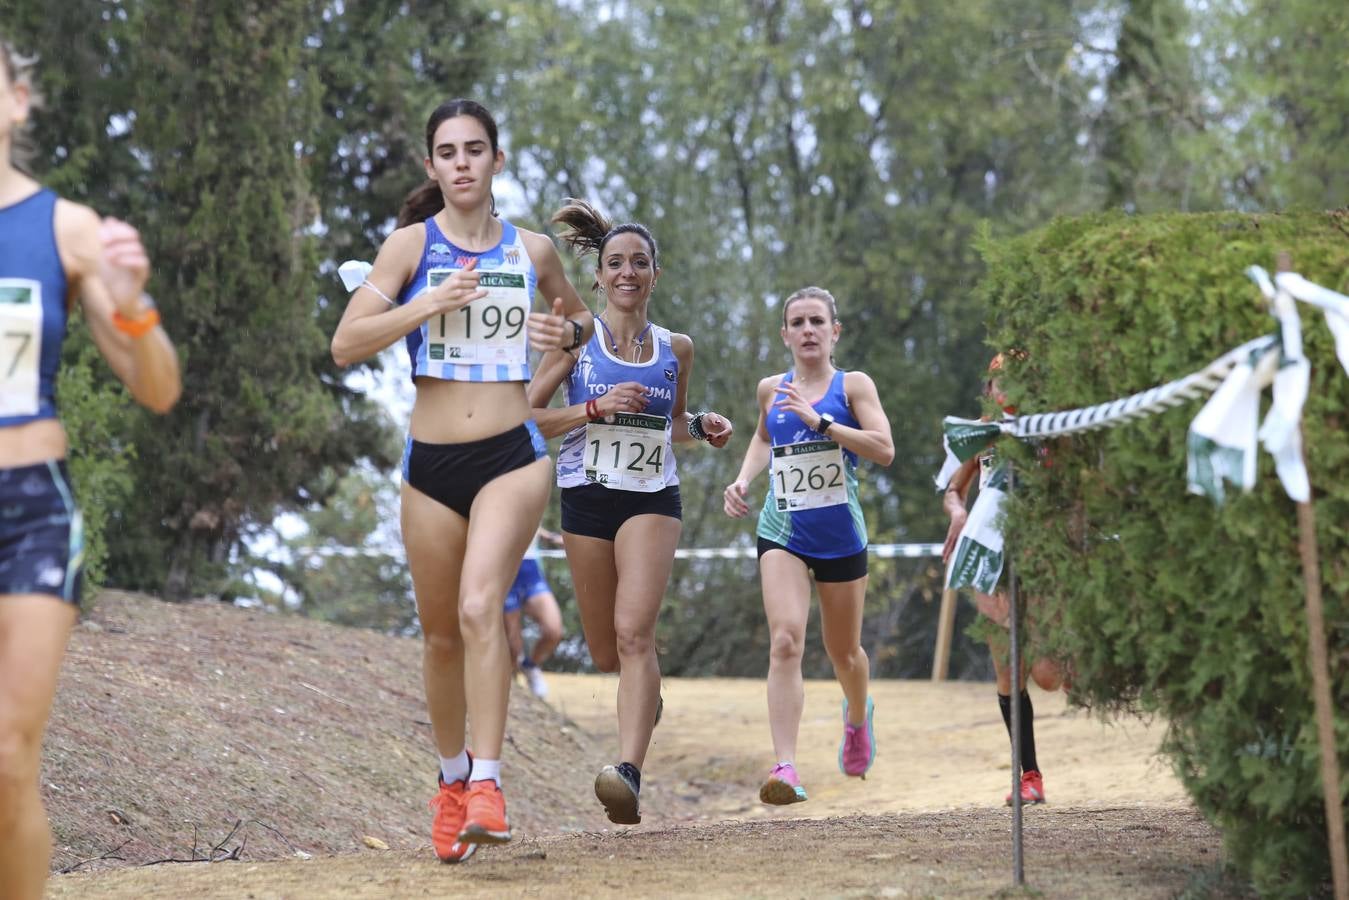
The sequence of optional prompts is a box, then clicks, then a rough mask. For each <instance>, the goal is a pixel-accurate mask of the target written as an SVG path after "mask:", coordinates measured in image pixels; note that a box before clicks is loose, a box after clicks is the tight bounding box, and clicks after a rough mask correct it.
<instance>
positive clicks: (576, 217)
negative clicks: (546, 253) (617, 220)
mask: <svg viewBox="0 0 1349 900" xmlns="http://www.w3.org/2000/svg"><path fill="white" fill-rule="evenodd" d="M549 221H551V222H552V223H553V224H555V225H562V226H564V227H566V229H567V230H566V231H564V232H563V233H562V234H561V235H559V237H561V239H562V243H564V244H566V245H567V246H568V247H570V248H571V249H572V252H573V253H575V254H576V255H577V256H578V257H585V256H588V255H590V254H591V253H593V254H595V257H596V259H595V268H596V269H598V268H599V266H600V263H599V255H600V254H601V253H603V252H604V245H605V244H607V243H609V239H610V238H612V237H615V236H617V235H620V234H628V233H632V234H636V235H639V236H641V238H642V239H643V240H645V241H646V243H647V246H649V247H650V248H651V261H652V262H653V263H657V258H656V253H657V251H656V238H655V237H654V236H653V235H652V234H651V232H650V230H648V229H647V227H646V226H645V225H641V224H639V223H637V222H627V223H624V224H622V225H615V224H614V223H613V222H611V221H609V219H608V218H607V217H606V216H605V215H604V213H602V212H600V211H599V210H598V209H596V208H595V207H593V206H591V205H590V204H589V203H587V202H586V201H584V200H577V199H576V198H574V197H568V198H567V201H566V204H565V205H564V206H563V207H562V208H561V209H559V210H558V211H557V212H555V213H553V217H552V219H550V220H549ZM599 286H600V283H599V280H598V279H596V281H595V283H594V284H592V285H591V286H590V289H591V290H592V291H593V290H595V289H596V288H598V287H599Z"/></svg>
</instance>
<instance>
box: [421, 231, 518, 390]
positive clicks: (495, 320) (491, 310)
mask: <svg viewBox="0 0 1349 900" xmlns="http://www.w3.org/2000/svg"><path fill="white" fill-rule="evenodd" d="M474 257H476V258H477V260H478V268H477V271H478V272H479V273H480V276H481V277H480V278H479V281H478V286H479V287H481V288H483V289H485V290H487V291H488V294H487V296H486V297H481V298H479V299H477V300H474V301H473V302H472V303H470V304H468V305H467V306H465V307H463V308H461V309H457V310H455V311H454V312H450V313H445V314H444V315H439V316H432V317H431V318H430V319H428V320H426V321H425V322H423V323H422V324H421V326H420V327H419V328H418V329H417V330H416V331H413V332H411V333H410V334H408V336H407V339H406V340H407V348H408V356H409V357H410V358H411V361H412V377H413V378H414V379H416V378H417V376H419V375H425V376H429V377H431V378H440V379H443V380H445V381H528V380H529V377H530V376H529V344H528V341H527V340H526V330H525V326H526V321H527V320H528V318H529V313H530V310H531V308H532V306H533V302H534V289H535V288H536V287H537V286H538V276H537V274H536V273H535V272H534V263H533V262H532V261H531V260H530V258H529V252H528V250H526V248H525V243H524V241H523V240H522V239H521V238H520V232H519V229H517V228H516V227H515V226H514V225H512V224H511V223H510V222H507V221H506V220H505V219H502V220H501V240H500V241H499V242H498V243H497V245H496V246H495V247H493V248H491V249H490V250H484V251H482V252H481V253H474V252H472V251H469V250H462V249H460V248H459V247H456V246H455V245H454V244H452V243H450V241H449V239H448V238H447V237H445V235H444V234H443V233H442V232H441V230H440V227H439V226H438V225H436V220H435V218H434V217H432V218H429V219H427V220H426V246H425V247H424V248H423V250H422V260H421V263H420V264H418V266H417V271H416V272H414V273H413V274H412V280H411V281H410V282H408V284H407V285H406V286H405V287H404V288H403V290H402V291H401V292H400V293H399V295H398V302H399V304H400V305H401V304H404V303H407V302H408V301H409V300H411V299H412V298H413V297H416V296H417V295H418V294H420V293H421V292H422V291H424V290H427V289H428V288H431V287H435V286H436V285H437V284H439V283H440V282H441V281H443V280H444V279H445V278H447V277H448V276H449V275H450V274H451V273H453V272H455V271H457V270H459V269H461V268H463V266H464V263H465V262H467V261H468V260H469V259H472V258H474Z"/></svg>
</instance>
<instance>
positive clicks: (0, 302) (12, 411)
mask: <svg viewBox="0 0 1349 900" xmlns="http://www.w3.org/2000/svg"><path fill="white" fill-rule="evenodd" d="M41 360H42V282H40V281H34V280H33V279H31V278H0V416H33V415H37V411H38V406H39V402H40V396H39V392H40V388H41V384H42V373H41V372H40V371H39V367H40V365H41Z"/></svg>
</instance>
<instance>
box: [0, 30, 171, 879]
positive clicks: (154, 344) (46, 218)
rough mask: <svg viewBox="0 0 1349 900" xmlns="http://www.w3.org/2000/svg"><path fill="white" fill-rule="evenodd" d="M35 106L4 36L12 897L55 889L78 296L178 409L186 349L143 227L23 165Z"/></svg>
mask: <svg viewBox="0 0 1349 900" xmlns="http://www.w3.org/2000/svg"><path fill="white" fill-rule="evenodd" d="M31 109H32V93H31V87H30V82H29V77H28V72H27V71H26V66H25V65H24V62H23V60H22V58H21V57H20V56H19V55H18V54H17V53H16V52H15V51H14V50H13V49H12V48H11V47H10V46H9V44H8V43H6V42H5V41H4V40H3V38H2V37H0V332H3V334H4V338H5V340H4V342H3V344H2V345H0V353H3V356H0V897H4V898H6V900H11V898H12V900H36V898H39V897H41V896H42V893H43V885H44V884H45V883H46V880H47V868H48V864H49V861H50V859H51V829H50V828H49V826H48V824H47V815H46V811H45V810H44V808H43V806H42V795H41V793H40V792H39V790H38V769H39V765H40V763H41V752H42V735H43V732H44V731H45V730H46V727H47V719H48V717H49V716H50V714H51V706H52V700H53V697H54V696H55V693H56V680H57V672H58V670H59V668H60V666H61V658H62V656H64V654H65V648H66V641H67V639H68V638H69V636H70V630H71V628H72V627H73V626H74V624H75V620H76V616H77V614H78V612H79V602H80V589H81V578H82V577H83V573H84V536H83V534H82V532H81V526H80V512H79V510H78V509H76V507H75V501H74V497H73V494H72V489H71V485H70V472H69V470H68V468H67V466H66V454H67V451H68V449H69V448H68V446H67V442H66V433H65V429H64V428H63V427H62V426H61V422H60V420H59V418H58V413H57V408H56V380H57V372H58V369H59V368H60V364H61V345H62V343H63V342H64V340H65V336H66V325H67V318H68V315H69V314H70V313H71V312H72V310H73V308H74V304H75V303H76V302H77V301H78V302H79V304H80V307H81V308H82V309H83V311H84V317H85V320H86V321H87V322H88V324H89V333H90V335H91V336H92V337H93V339H94V344H95V345H96V346H97V347H98V349H99V352H100V353H102V354H103V357H104V358H105V359H106V360H107V361H108V364H109V365H110V366H111V367H112V370H113V372H114V373H115V374H116V375H117V377H118V379H120V380H121V382H122V383H123V384H124V385H126V386H127V388H128V389H129V390H130V391H131V395H132V396H133V397H135V398H136V401H137V402H138V403H140V404H141V405H142V406H145V407H147V408H148V409H151V410H154V411H155V412H157V413H167V412H168V411H169V410H170V409H171V408H172V407H173V405H174V404H175V403H176V402H177V401H178V396H179V394H180V392H181V390H182V380H181V376H180V374H179V371H178V356H177V354H176V353H175V351H174V349H173V345H172V344H171V343H170V342H169V339H168V336H167V335H165V334H164V331H163V329H162V328H160V327H159V313H158V311H157V310H156V309H155V307H154V305H153V304H152V303H151V302H150V300H149V298H148V297H147V296H146V295H145V294H144V293H143V291H144V289H145V285H146V282H147V281H148V280H149V277H150V260H149V258H148V256H147V255H146V252H145V248H144V247H143V246H142V245H141V240H140V235H139V234H138V233H137V232H136V229H134V228H132V227H131V226H130V225H127V224H126V223H124V222H119V221H117V220H115V219H102V218H100V217H99V216H98V214H97V213H95V212H94V211H93V210H91V209H89V208H88V207H86V206H80V205H78V204H75V203H71V202H70V201H68V200H62V199H60V198H58V197H57V196H56V194H55V193H53V192H52V191H51V190H49V189H47V188H44V187H43V186H42V185H40V184H39V183H38V182H36V181H34V180H33V179H32V178H30V177H29V176H28V175H27V174H26V173H25V172H24V171H22V170H21V169H19V168H18V167H16V165H15V162H14V153H15V144H16V141H17V140H19V139H20V137H21V134H22V129H23V126H24V125H25V123H26V122H27V120H28V114H29V112H30V111H31Z"/></svg>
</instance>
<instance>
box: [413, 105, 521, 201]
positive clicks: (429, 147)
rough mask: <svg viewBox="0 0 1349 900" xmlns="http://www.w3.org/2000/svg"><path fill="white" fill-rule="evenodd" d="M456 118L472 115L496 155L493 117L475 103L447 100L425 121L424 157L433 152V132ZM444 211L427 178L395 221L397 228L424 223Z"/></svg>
mask: <svg viewBox="0 0 1349 900" xmlns="http://www.w3.org/2000/svg"><path fill="white" fill-rule="evenodd" d="M457 116H472V117H473V118H475V119H477V120H478V122H479V123H480V124H481V125H482V127H483V130H484V131H486V132H487V140H488V141H489V142H490V143H491V145H492V155H493V156H495V155H496V153H497V152H498V150H499V149H500V148H499V147H498V146H497V121H496V119H494V118H492V114H491V113H490V112H488V111H487V107H485V106H483V105H482V104H481V103H479V102H477V101H476V100H464V99H462V98H461V99H458V100H446V101H445V102H444V103H442V104H440V105H439V106H437V107H436V108H435V110H434V111H433V112H432V113H431V117H430V118H429V119H427V120H426V155H427V156H430V155H431V154H432V151H433V150H434V149H435V148H434V146H433V142H434V141H435V139H436V129H437V128H439V127H440V126H441V125H442V124H443V123H445V122H447V121H449V120H450V119H453V118H456V117H457ZM444 208H445V195H444V194H443V193H441V190H440V183H439V182H437V181H436V180H435V179H434V178H428V179H426V181H424V182H422V183H421V184H420V185H418V186H417V187H416V188H414V189H413V190H412V192H411V193H409V194H408V195H407V197H405V198H404V199H403V208H402V209H400V210H399V211H398V222H397V225H396V227H398V228H403V227H405V226H408V225H412V224H414V223H416V222H424V221H426V220H427V219H429V218H431V217H432V216H434V215H435V214H436V213H438V212H440V211H441V210H442V209H444ZM496 214H497V198H496V196H495V195H493V196H492V215H494V216H495V215H496Z"/></svg>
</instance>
